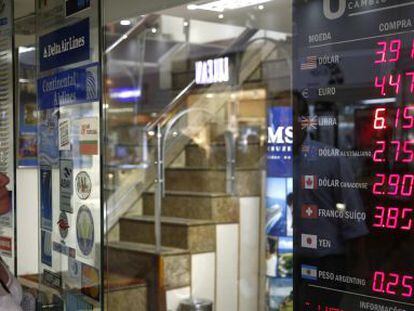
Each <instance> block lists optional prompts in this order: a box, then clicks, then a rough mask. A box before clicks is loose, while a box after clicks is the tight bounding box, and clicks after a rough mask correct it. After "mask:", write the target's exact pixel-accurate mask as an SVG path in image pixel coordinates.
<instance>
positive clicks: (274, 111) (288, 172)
mask: <svg viewBox="0 0 414 311" xmlns="http://www.w3.org/2000/svg"><path fill="white" fill-rule="evenodd" d="M267 126H268V135H267V140H268V141H267V174H268V177H290V176H292V157H293V153H292V144H293V120H292V108H291V107H272V108H270V109H269V111H268V125H267Z"/></svg>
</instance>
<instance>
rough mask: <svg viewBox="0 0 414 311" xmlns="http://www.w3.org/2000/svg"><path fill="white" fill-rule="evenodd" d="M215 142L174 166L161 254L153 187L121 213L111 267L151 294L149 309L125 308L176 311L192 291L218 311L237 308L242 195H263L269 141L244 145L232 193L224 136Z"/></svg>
mask: <svg viewBox="0 0 414 311" xmlns="http://www.w3.org/2000/svg"><path fill="white" fill-rule="evenodd" d="M208 149H209V150H208V151H206V150H204V149H202V148H200V147H199V146H198V145H196V144H194V143H192V142H191V143H189V144H188V145H187V146H186V147H185V149H184V150H183V152H182V155H180V157H184V158H185V161H181V162H183V164H184V165H182V166H181V167H176V165H172V167H170V168H167V169H166V173H165V178H166V193H165V197H164V198H163V200H162V212H161V214H162V217H161V233H162V236H161V243H162V249H161V252H160V253H157V252H156V248H155V241H156V240H155V233H154V232H155V230H154V226H155V219H154V196H155V195H154V193H153V192H151V191H148V192H145V193H144V194H143V196H142V200H141V202H139V203H137V205H139V208H137V209H136V210H135V211H134V212H131V213H128V214H127V215H125V216H124V217H122V218H121V219H120V221H119V236H118V240H116V241H111V242H109V243H108V250H107V260H108V266H107V269H108V270H109V272H110V273H115V274H117V275H124V276H129V277H134V278H138V279H142V280H144V281H145V283H146V285H147V301H148V303H147V306H146V307H144V306H143V307H142V308H141V307H140V308H141V309H136V308H134V309H123V310H142V311H146V310H151V311H155V310H156V311H167V310H172V311H175V310H177V307H178V305H179V302H180V300H182V299H185V298H189V297H191V296H193V297H195V298H206V299H210V300H211V301H213V303H214V310H217V311H232V310H235V311H236V310H237V307H236V305H237V304H238V300H237V299H236V298H237V295H238V290H239V289H238V275H239V271H238V269H239V268H238V264H236V263H235V262H237V261H238V260H239V255H240V247H241V245H240V233H239V231H240V202H241V198H242V197H257V196H260V192H261V183H260V180H261V174H262V172H261V170H260V169H259V167H258V163H259V162H260V161H259V160H260V157H261V156H262V153H261V152H260V151H262V147H260V145H259V144H258V143H256V144H250V145H243V146H238V148H237V149H238V152H237V170H236V189H237V193H238V195H237V196H231V195H228V194H226V171H225V169H224V168H223V163H225V159H226V154H225V152H226V151H225V146H224V143H223V142H220V141H218V142H214V143H212V144H211V146H210V147H209V148H208ZM229 246H230V247H229ZM234 256H235V257H234ZM229 262H230V269H228V266H229ZM231 262H234V264H231ZM232 269H233V270H234V271H232ZM222 270H224V271H222ZM226 273H230V275H229V276H228V277H226V275H225V274H226ZM227 283H230V284H229V285H228V284H227ZM229 286H230V287H231V288H228V287H229ZM228 293H230V295H228ZM226 296H227V297H226ZM229 300H230V302H229ZM109 302H110V301H109ZM111 310H112V309H111ZM114 310H118V309H114ZM119 310H121V309H119Z"/></svg>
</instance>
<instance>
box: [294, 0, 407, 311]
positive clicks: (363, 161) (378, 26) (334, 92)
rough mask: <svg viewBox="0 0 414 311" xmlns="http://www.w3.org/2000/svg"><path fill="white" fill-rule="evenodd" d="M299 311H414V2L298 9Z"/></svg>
mask: <svg viewBox="0 0 414 311" xmlns="http://www.w3.org/2000/svg"><path fill="white" fill-rule="evenodd" d="M293 29H294V31H293V51H294V62H293V72H294V74H293V87H294V93H293V103H294V122H295V126H294V128H295V129H294V131H295V133H294V156H295V157H294V194H295V198H294V265H295V269H294V274H295V275H294V296H295V299H294V301H295V310H301V311H302V310H309V311H311V310H312V311H314V310H315V311H348V310H349V311H350V310H352V311H353V310H414V2H412V1H401V0H399V1H393V0H372V1H370V0H366V1H365V0H313V1H306V0H300V1H294V7H293Z"/></svg>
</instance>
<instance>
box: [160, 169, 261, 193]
mask: <svg viewBox="0 0 414 311" xmlns="http://www.w3.org/2000/svg"><path fill="white" fill-rule="evenodd" d="M235 178H236V182H235V183H236V195H238V196H260V194H261V184H262V182H261V180H262V171H260V170H258V169H254V168H253V169H237V170H236V176H235ZM165 189H166V190H167V191H187V192H210V193H224V192H226V170H225V169H219V168H189V167H184V168H168V169H166V170H165Z"/></svg>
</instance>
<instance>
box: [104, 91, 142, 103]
mask: <svg viewBox="0 0 414 311" xmlns="http://www.w3.org/2000/svg"><path fill="white" fill-rule="evenodd" d="M141 94H142V92H141V90H140V89H112V90H111V91H110V93H109V97H110V98H112V99H117V100H120V101H129V100H134V99H137V98H140V97H141Z"/></svg>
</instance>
